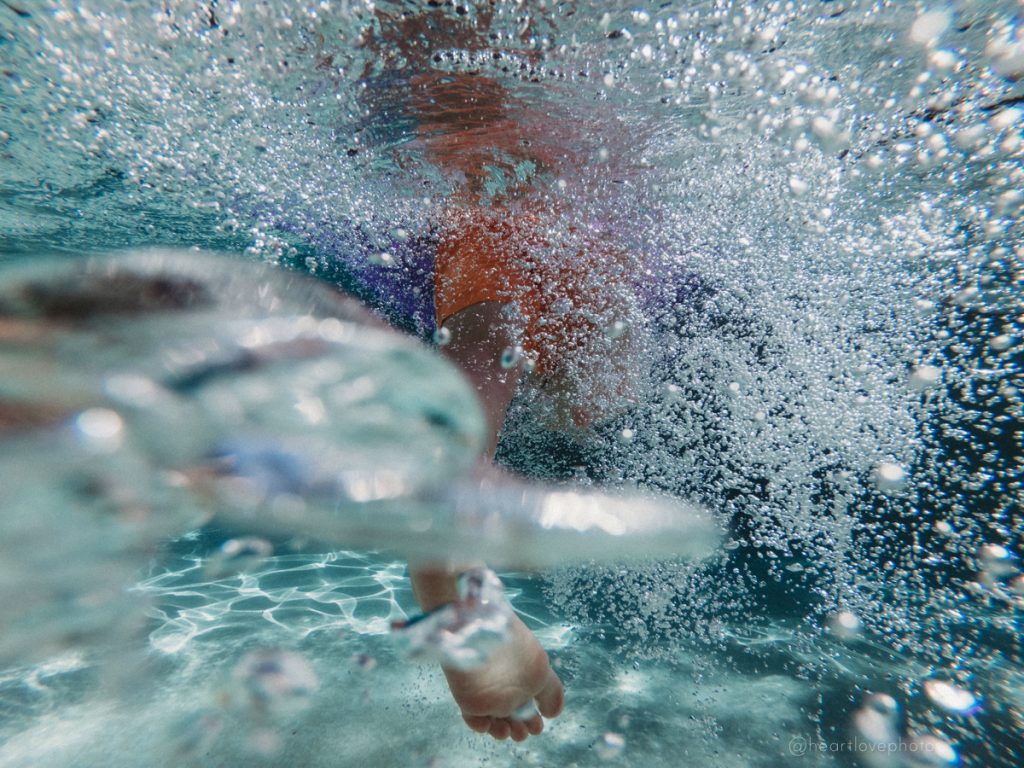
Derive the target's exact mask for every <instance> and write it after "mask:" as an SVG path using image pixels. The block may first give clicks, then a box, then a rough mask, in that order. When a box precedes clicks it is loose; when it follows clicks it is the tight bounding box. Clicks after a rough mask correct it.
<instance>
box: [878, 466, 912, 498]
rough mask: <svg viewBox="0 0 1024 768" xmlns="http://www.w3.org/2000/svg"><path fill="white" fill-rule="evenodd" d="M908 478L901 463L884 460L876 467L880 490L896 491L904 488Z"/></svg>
mask: <svg viewBox="0 0 1024 768" xmlns="http://www.w3.org/2000/svg"><path fill="white" fill-rule="evenodd" d="M906 480H907V473H906V470H904V469H903V467H901V466H900V465H899V464H894V463H893V462H891V461H883V462H881V463H880V464H879V465H878V466H877V467H876V468H875V484H876V485H877V486H878V488H879V490H882V491H894V490H897V489H899V488H902V487H903V485H904V483H905V482H906Z"/></svg>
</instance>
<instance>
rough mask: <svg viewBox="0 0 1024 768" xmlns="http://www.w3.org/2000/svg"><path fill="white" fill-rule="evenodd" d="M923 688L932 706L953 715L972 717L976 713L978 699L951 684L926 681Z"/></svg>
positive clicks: (940, 681)
mask: <svg viewBox="0 0 1024 768" xmlns="http://www.w3.org/2000/svg"><path fill="white" fill-rule="evenodd" d="M923 688H924V692H925V695H926V696H927V697H928V698H929V699H930V700H931V702H932V703H933V704H935V705H936V706H937V707H941V708H942V709H944V710H946V711H947V712H950V713H952V714H954V715H972V714H974V713H976V712H977V711H978V699H977V698H976V697H975V696H974V694H972V693H971V692H970V691H966V690H964V689H963V688H960V687H959V686H956V685H954V684H953V683H948V682H945V681H943V680H926V681H925V683H924V686H923Z"/></svg>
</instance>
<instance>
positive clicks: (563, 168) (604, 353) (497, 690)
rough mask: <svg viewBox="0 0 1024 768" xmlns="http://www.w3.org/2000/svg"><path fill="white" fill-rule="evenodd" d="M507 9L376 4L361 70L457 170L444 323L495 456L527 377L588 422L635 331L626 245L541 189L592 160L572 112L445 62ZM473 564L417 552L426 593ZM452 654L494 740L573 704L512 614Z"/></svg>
mask: <svg viewBox="0 0 1024 768" xmlns="http://www.w3.org/2000/svg"><path fill="white" fill-rule="evenodd" d="M432 5H433V4H432ZM494 14H495V9H494V7H492V6H489V5H484V6H482V7H481V8H479V9H477V11H476V15H475V17H474V18H472V19H470V20H467V19H466V18H464V17H455V16H452V15H449V14H448V13H447V12H446V10H445V9H443V8H438V7H434V8H433V9H432V10H417V11H410V12H406V13H401V14H396V15H393V16H392V15H389V14H388V13H386V12H385V11H383V10H380V9H378V10H377V11H376V12H375V20H376V26H375V28H374V30H373V31H372V32H371V33H368V34H367V36H366V38H365V39H364V41H363V42H364V45H366V46H367V47H368V48H369V49H370V50H372V51H373V52H374V53H375V54H376V61H375V63H374V65H373V66H374V69H373V71H367V72H366V73H364V74H365V75H366V77H367V83H368V88H367V92H368V96H367V98H368V100H369V101H370V102H371V104H370V106H371V109H376V110H378V111H380V112H384V111H387V110H392V109H399V110H401V111H402V112H406V113H408V115H409V116H410V117H412V118H413V119H414V120H415V121H416V126H417V128H416V138H415V142H416V144H418V146H419V147H420V148H421V149H422V150H423V152H424V155H425V156H426V157H427V159H428V160H429V161H430V162H431V163H432V164H433V165H434V166H435V167H437V168H438V169H439V170H440V171H442V172H443V173H445V174H446V175H447V176H448V177H449V178H450V179H451V180H452V182H453V186H454V190H455V191H454V192H453V194H452V195H451V196H450V198H449V200H448V202H447V205H446V208H445V210H444V212H443V213H442V214H441V216H440V220H439V221H438V222H437V231H438V246H437V254H436V262H435V269H434V297H435V307H436V322H437V328H438V331H437V335H436V338H437V339H438V341H439V343H440V344H441V345H442V349H443V353H444V355H445V356H446V357H447V358H448V359H449V360H451V361H453V362H454V363H456V364H457V365H458V366H459V368H460V369H461V370H462V371H463V372H464V373H465V375H466V376H467V377H468V378H469V380H470V381H471V382H472V384H473V385H474V387H475V388H476V391H477V393H478V395H479V398H480V402H481V403H482V405H483V407H484V411H485V414H486V417H487V425H488V430H489V432H488V441H487V442H488V445H487V450H486V454H485V456H484V457H483V459H484V460H485V461H486V462H489V461H490V460H491V459H493V457H494V452H495V449H496V447H497V443H498V437H499V434H500V432H501V429H502V426H503V423H504V420H505V414H506V411H507V409H508V406H509V404H510V402H511V400H512V397H513V395H514V394H515V392H516V389H517V386H518V385H519V383H520V379H521V377H523V376H526V375H528V376H529V377H530V379H531V383H532V385H533V386H534V387H535V388H536V389H537V390H539V391H540V392H541V393H542V395H543V399H544V400H545V401H546V402H547V404H548V409H547V410H548V413H547V421H548V422H549V424H550V426H552V427H553V428H556V429H562V430H569V431H578V430H582V429H584V428H586V427H587V426H588V425H589V423H590V422H591V421H592V420H594V419H595V418H597V417H599V416H601V415H603V413H604V412H606V411H607V409H608V407H609V405H610V404H611V403H612V402H613V401H614V400H615V399H617V398H619V399H621V398H622V397H624V396H625V394H626V390H627V389H628V388H627V387H626V385H625V382H626V378H627V377H626V376H625V371H626V368H627V366H626V365H625V362H624V355H623V354H622V353H621V351H617V350H616V349H613V348H612V347H616V346H618V347H621V346H623V345H625V344H626V343H627V342H628V340H623V339H620V337H621V336H623V335H625V334H624V333H623V328H624V327H625V324H624V323H621V321H620V322H618V324H614V325H613V327H615V328H616V329H617V331H616V332H613V333H608V332H607V328H608V323H609V322H611V321H610V320H609V318H612V317H623V316H624V308H623V306H620V305H621V304H622V303H623V297H624V296H626V295H627V294H628V291H627V290H623V289H625V288H627V286H626V285H625V283H626V277H625V276H626V275H628V274H629V264H628V258H627V256H626V255H625V253H624V251H622V250H621V249H615V248H612V247H610V246H608V245H607V244H606V243H605V242H603V238H601V237H600V236H599V235H597V234H594V232H593V229H592V228H589V227H587V226H584V225H576V224H575V223H574V224H573V225H570V226H565V224H564V223H563V222H564V219H565V217H566V216H567V215H571V214H572V213H573V212H572V211H571V210H569V208H568V206H567V205H566V204H565V203H564V202H560V201H558V199H557V196H548V195H545V194H544V193H543V192H542V191H540V189H539V188H540V185H539V184H538V179H540V178H543V177H554V174H555V173H558V174H564V173H571V172H572V170H573V169H575V171H576V172H577V174H576V175H579V171H580V167H579V163H574V161H573V158H572V154H571V152H570V151H569V150H568V149H567V148H566V146H567V144H566V142H565V141H564V138H563V139H562V140H561V141H560V140H559V136H558V135H557V134H558V132H559V131H562V132H563V133H564V132H566V127H565V126H559V125H556V124H554V123H553V121H552V120H551V119H550V116H549V115H544V116H538V115H535V114H534V115H531V114H529V111H528V110H522V109H518V110H517V109H516V108H515V107H517V106H521V105H515V104H514V101H513V99H512V97H511V96H510V94H509V93H508V92H507V90H506V89H505V88H504V87H503V86H502V85H501V84H500V83H498V82H497V81H495V80H493V79H491V78H488V77H486V76H483V75H481V74H479V73H475V72H474V73H461V72H459V73H452V72H447V71H444V70H442V69H440V68H437V67H435V64H436V63H437V62H439V61H441V58H440V56H439V55H438V52H439V51H443V50H446V49H458V50H462V51H471V52H479V51H483V50H487V51H491V49H490V47H489V46H488V43H487V42H486V39H485V38H486V37H487V35H486V33H487V32H488V31H489V28H490V24H491V21H492V19H493V16H494ZM520 34H521V35H523V36H524V39H525V37H528V36H529V35H530V34H531V32H530V31H529V29H528V28H527V29H524V30H522V31H521V32H520ZM494 37H495V35H491V38H494ZM382 70H383V74H381V72H382ZM396 95H397V96H398V97H399V98H400V99H401V103H398V104H396V103H395V99H396ZM375 100H378V101H379V100H386V103H385V104H384V105H381V104H380V103H376V102H375ZM524 169H525V170H524ZM559 224H561V226H560V227H559ZM570 359H572V360H573V361H574V364H573V365H570V364H569V363H568V361H569V360H570ZM587 361H589V363H588V362H587ZM588 365H589V370H588ZM597 372H600V376H597V375H593V374H596V373H597ZM588 373H589V374H592V375H590V376H588ZM599 379H600V381H598V380H599ZM494 471H497V470H493V469H482V470H481V472H482V473H484V474H486V473H487V472H494ZM469 567H471V565H470V564H467V563H460V564H450V563H447V564H438V563H413V564H412V565H411V566H410V573H411V579H412V585H413V590H414V594H415V596H416V599H417V601H418V602H419V604H420V606H421V608H422V609H423V610H424V611H427V612H430V611H436V610H438V609H441V608H442V607H444V606H447V605H449V604H453V603H456V602H457V601H458V598H459V595H458V588H457V579H458V576H459V574H460V573H462V572H464V571H466V569H467V568H469ZM442 667H443V669H444V673H445V676H446V678H447V680H448V685H449V687H450V689H451V692H452V695H453V697H454V699H455V701H456V703H457V704H458V706H459V707H460V709H461V711H462V717H463V719H464V720H465V722H466V723H467V725H469V727H470V728H472V729H473V730H475V731H477V732H480V733H489V734H490V735H491V736H493V737H495V738H497V739H505V738H508V737H510V736H511V737H512V738H513V739H515V740H517V741H520V740H523V739H525V738H526V737H527V736H528V735H531V734H532V735H537V734H539V733H540V732H541V731H542V730H543V727H544V725H543V720H542V716H543V717H549V718H550V717H555V716H557V715H558V714H559V713H560V711H561V709H562V703H563V687H562V683H561V681H560V680H559V678H558V676H557V675H556V674H555V672H554V671H553V669H552V668H551V665H550V663H549V660H548V656H547V654H546V653H545V651H544V649H543V648H542V647H541V645H540V643H539V642H538V640H537V638H536V637H534V635H533V634H532V633H531V632H530V630H529V629H528V628H527V627H526V625H525V624H524V623H523V622H522V620H520V619H519V617H518V616H516V615H515V614H514V613H512V616H511V620H510V623H509V625H508V627H507V628H506V640H505V642H504V643H503V644H502V645H501V646H500V647H499V648H498V649H497V650H496V651H495V652H494V653H492V654H490V656H489V657H488V660H487V661H486V663H484V664H483V666H479V667H474V668H470V669H460V668H454V667H451V666H445V665H444V664H442Z"/></svg>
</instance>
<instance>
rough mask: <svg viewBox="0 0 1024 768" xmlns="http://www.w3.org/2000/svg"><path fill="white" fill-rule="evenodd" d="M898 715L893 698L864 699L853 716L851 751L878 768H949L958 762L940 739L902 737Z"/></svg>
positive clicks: (916, 735) (872, 696) (874, 696)
mask: <svg viewBox="0 0 1024 768" xmlns="http://www.w3.org/2000/svg"><path fill="white" fill-rule="evenodd" d="M899 714H900V706H899V704H898V702H897V701H896V699H894V698H893V697H892V696H889V695H888V694H885V693H875V694H870V695H869V696H867V697H866V698H865V699H864V701H863V702H862V704H861V706H860V708H859V709H858V710H857V711H856V712H855V713H854V715H853V719H852V732H853V737H854V738H853V741H852V743H851V751H855V752H857V753H859V756H860V757H863V758H864V759H865V760H867V761H870V762H869V763H868V764H870V765H874V766H878V768H902V767H903V766H951V765H956V764H957V763H958V762H959V757H958V755H957V752H956V749H955V748H954V746H953V745H952V744H950V743H949V741H947V740H946V739H945V738H944V737H943V736H941V735H938V734H934V733H911V734H908V735H906V736H904V735H901V734H900V730H899Z"/></svg>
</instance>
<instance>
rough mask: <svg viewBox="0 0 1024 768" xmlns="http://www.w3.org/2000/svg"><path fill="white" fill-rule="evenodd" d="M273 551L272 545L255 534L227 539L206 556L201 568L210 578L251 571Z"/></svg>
mask: <svg viewBox="0 0 1024 768" xmlns="http://www.w3.org/2000/svg"><path fill="white" fill-rule="evenodd" d="M273 553H274V545H273V544H271V543H270V542H269V541H267V540H265V539H260V538H257V537H255V536H243V537H241V538H237V539H228V540H227V541H225V542H224V543H223V544H221V545H220V547H218V548H217V551H216V552H214V553H213V554H212V555H210V557H208V558H207V560H206V563H205V564H204V566H203V568H204V570H205V571H206V573H207V575H208V576H209V577H210V578H211V579H219V578H222V577H224V576H236V575H238V574H240V573H246V572H248V571H252V570H254V569H255V568H257V567H258V566H260V565H261V564H262V563H263V562H264V561H265V560H266V559H267V558H268V557H270V556H271V555H272V554H273Z"/></svg>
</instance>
